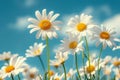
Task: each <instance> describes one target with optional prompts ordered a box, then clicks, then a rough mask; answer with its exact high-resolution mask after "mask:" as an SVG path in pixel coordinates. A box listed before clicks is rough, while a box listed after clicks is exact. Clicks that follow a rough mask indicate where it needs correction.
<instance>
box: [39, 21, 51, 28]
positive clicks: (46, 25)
mask: <svg viewBox="0 0 120 80" xmlns="http://www.w3.org/2000/svg"><path fill="white" fill-rule="evenodd" d="M51 25H52V24H51V22H50V21H49V20H41V21H40V22H39V24H38V26H39V27H40V28H41V29H42V30H48V29H50V28H51Z"/></svg>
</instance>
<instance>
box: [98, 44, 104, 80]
mask: <svg viewBox="0 0 120 80" xmlns="http://www.w3.org/2000/svg"><path fill="white" fill-rule="evenodd" d="M102 51H103V46H101V49H100V53H99V56H98V57H99V58H98V80H100V65H99V64H100V57H101V54H102Z"/></svg>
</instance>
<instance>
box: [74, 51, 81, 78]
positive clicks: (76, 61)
mask: <svg viewBox="0 0 120 80" xmlns="http://www.w3.org/2000/svg"><path fill="white" fill-rule="evenodd" d="M75 64H76V69H77V73H78V77H79V79H80V80H81V76H80V74H79V70H78V62H77V53H75Z"/></svg>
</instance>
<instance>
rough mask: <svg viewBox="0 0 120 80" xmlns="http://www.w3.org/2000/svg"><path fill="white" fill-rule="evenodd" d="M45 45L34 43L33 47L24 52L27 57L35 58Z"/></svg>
mask: <svg viewBox="0 0 120 80" xmlns="http://www.w3.org/2000/svg"><path fill="white" fill-rule="evenodd" d="M44 48H45V45H43V43H39V44H38V43H34V45H33V46H30V47H29V49H27V50H26V56H27V57H35V56H39V55H41V54H42V52H43V49H44Z"/></svg>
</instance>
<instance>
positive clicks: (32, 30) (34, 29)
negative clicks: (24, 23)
mask: <svg viewBox="0 0 120 80" xmlns="http://www.w3.org/2000/svg"><path fill="white" fill-rule="evenodd" d="M39 29H40V28H33V29H31V30H30V34H31V33H33V32H34V31H37V30H39Z"/></svg>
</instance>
